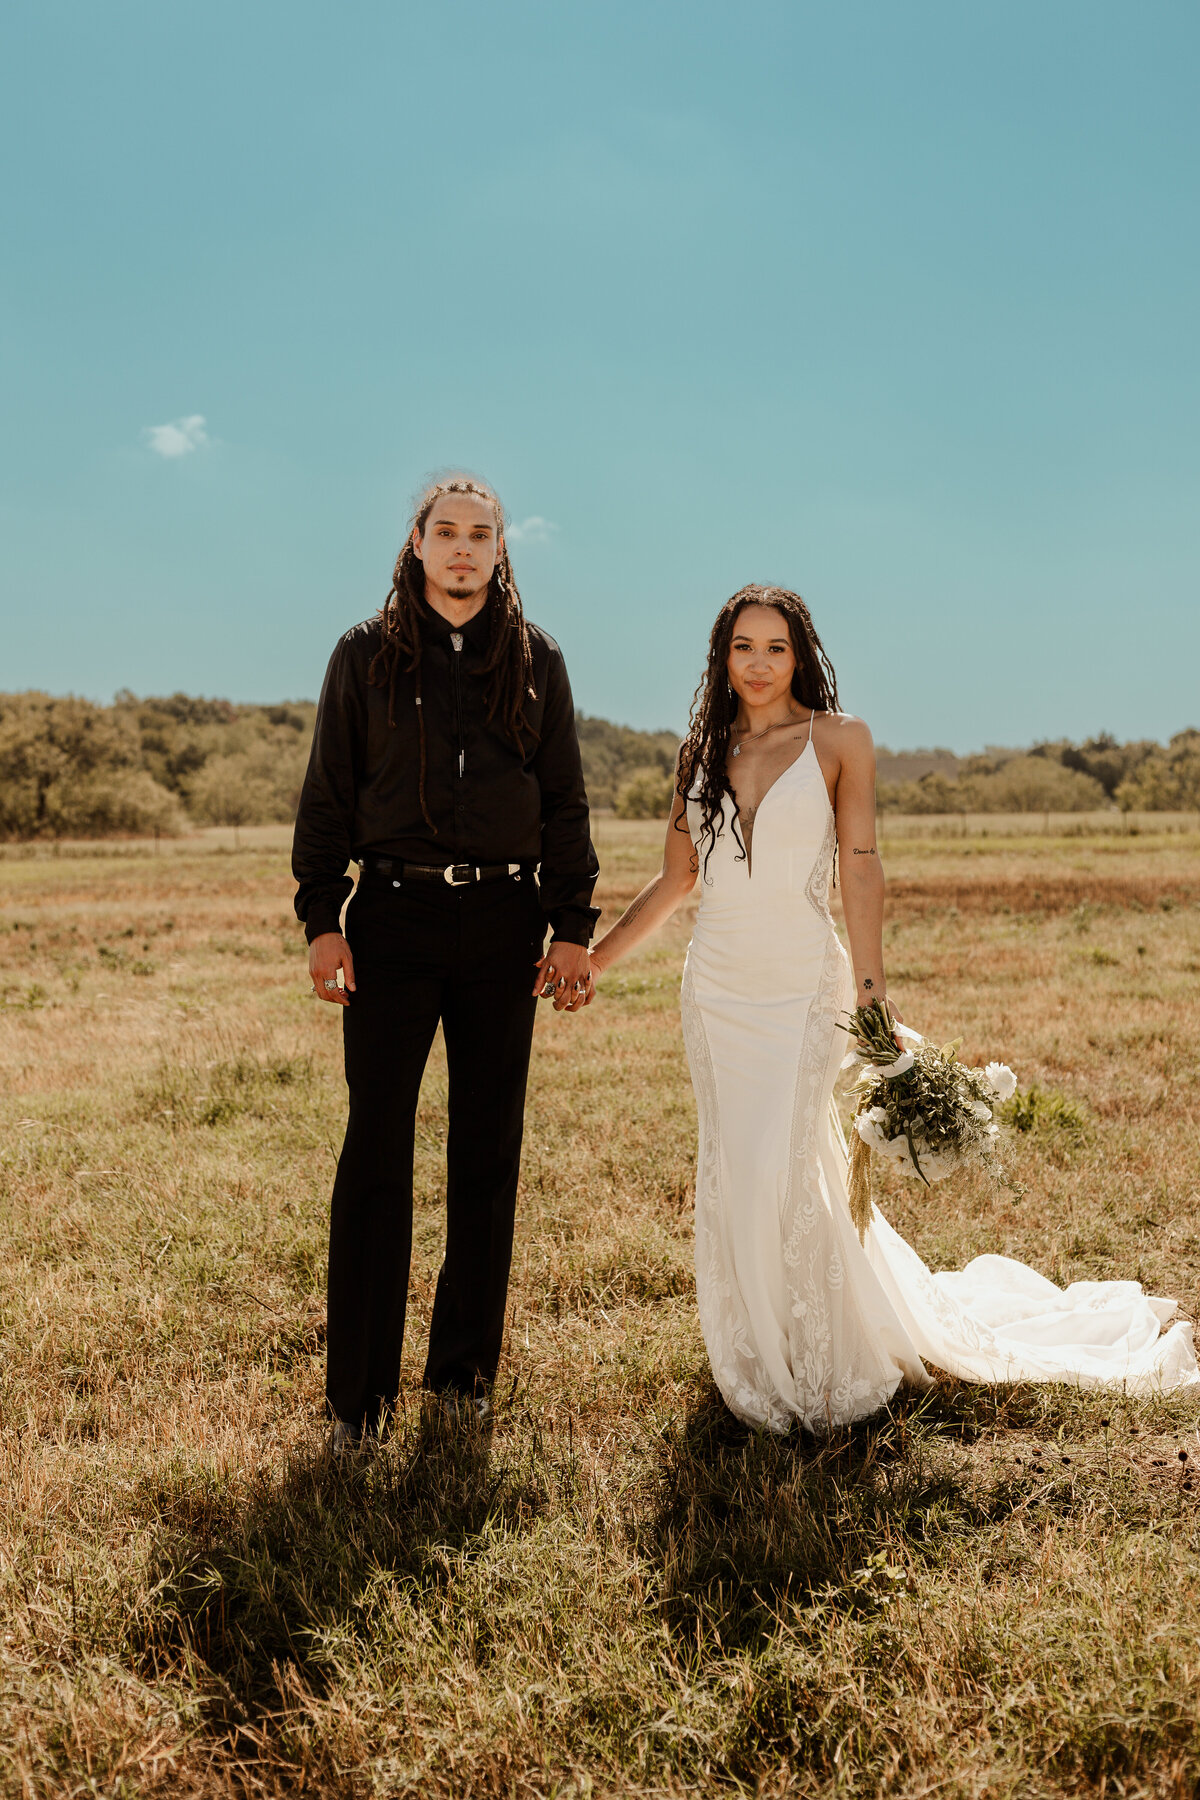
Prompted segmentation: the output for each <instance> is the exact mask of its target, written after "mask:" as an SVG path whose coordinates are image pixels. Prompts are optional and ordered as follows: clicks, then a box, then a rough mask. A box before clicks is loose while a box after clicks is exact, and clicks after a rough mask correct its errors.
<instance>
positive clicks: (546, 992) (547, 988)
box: [542, 982, 554, 1000]
mask: <svg viewBox="0 0 1200 1800" xmlns="http://www.w3.org/2000/svg"><path fill="white" fill-rule="evenodd" d="M553 992H554V989H553V987H552V986H551V985H550V983H549V982H547V984H546V986H545V987H544V988H543V989H542V999H543V1000H548V999H549V998H550V995H551V994H552V993H553Z"/></svg>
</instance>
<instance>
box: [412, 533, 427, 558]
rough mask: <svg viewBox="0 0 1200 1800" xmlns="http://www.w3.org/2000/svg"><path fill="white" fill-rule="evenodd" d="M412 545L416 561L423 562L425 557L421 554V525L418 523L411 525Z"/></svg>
mask: <svg viewBox="0 0 1200 1800" xmlns="http://www.w3.org/2000/svg"><path fill="white" fill-rule="evenodd" d="M412 547H413V555H414V556H415V557H416V559H417V561H418V562H424V561H425V558H424V557H423V556H422V555H421V527H420V526H419V525H414V526H413V534H412Z"/></svg>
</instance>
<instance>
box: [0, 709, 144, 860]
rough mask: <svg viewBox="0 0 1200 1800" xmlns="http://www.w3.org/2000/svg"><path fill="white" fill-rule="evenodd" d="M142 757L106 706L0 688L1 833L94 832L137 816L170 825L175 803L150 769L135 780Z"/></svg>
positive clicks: (123, 825) (120, 827)
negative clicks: (10, 691) (149, 771)
mask: <svg viewBox="0 0 1200 1800" xmlns="http://www.w3.org/2000/svg"><path fill="white" fill-rule="evenodd" d="M141 760H142V758H141V747H140V745H139V743H138V739H137V735H136V732H135V731H133V730H132V729H130V726H129V724H128V722H127V721H126V720H124V719H122V718H121V717H120V716H119V715H118V714H117V712H116V711H115V710H114V709H113V708H111V707H103V706H96V705H93V703H92V702H91V701H90V700H78V699H76V698H75V697H74V696H67V697H65V698H59V697H55V696H52V695H50V694H42V693H24V694H0V836H4V837H22V838H28V837H64V836H96V835H103V834H104V833H105V832H107V831H114V830H117V831H126V830H137V829H138V825H137V824H136V823H135V822H133V821H136V820H138V819H142V818H145V819H149V820H151V821H152V822H151V826H150V828H151V829H153V828H154V824H155V823H157V824H158V826H159V828H160V829H169V828H170V824H169V821H170V820H172V819H174V818H176V816H177V814H178V808H177V807H172V806H171V805H170V796H169V795H164V794H163V793H162V790H161V789H159V788H157V784H155V783H154V782H153V781H152V780H151V778H150V777H149V775H146V780H145V781H138V780H135V779H134V777H135V776H137V775H138V774H139V773H143V774H144V773H145V771H143V770H141V769H140V764H141ZM147 782H149V786H147V785H146V783H147ZM117 821H119V822H117Z"/></svg>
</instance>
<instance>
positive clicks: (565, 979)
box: [533, 938, 596, 1013]
mask: <svg viewBox="0 0 1200 1800" xmlns="http://www.w3.org/2000/svg"><path fill="white" fill-rule="evenodd" d="M537 971H538V972H537V979H536V981H535V982H534V984H533V991H534V993H535V994H536V995H537V996H538V998H539V999H541V1000H553V1002H554V1010H555V1012H572V1013H573V1012H578V1011H579V1010H580V1008H581V1007H584V1006H590V1005H591V1003H592V996H593V995H594V994H595V992H596V981H595V977H594V976H593V974H592V959H591V957H590V956H589V955H588V953H587V951H586V950H585V948H584V946H583V945H582V944H567V943H563V942H561V941H560V940H559V939H558V938H553V939H552V940H551V943H550V948H549V949H548V950H547V952H546V954H545V956H543V957H542V958H541V960H540V961H539V963H538V965H537Z"/></svg>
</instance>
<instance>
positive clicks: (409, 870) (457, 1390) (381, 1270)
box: [292, 475, 598, 1455]
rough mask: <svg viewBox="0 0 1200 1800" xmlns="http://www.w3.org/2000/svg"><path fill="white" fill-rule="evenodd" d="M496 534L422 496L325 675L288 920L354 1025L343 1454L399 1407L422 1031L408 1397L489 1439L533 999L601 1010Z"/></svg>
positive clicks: (482, 522)
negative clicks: (433, 1101)
mask: <svg viewBox="0 0 1200 1800" xmlns="http://www.w3.org/2000/svg"><path fill="white" fill-rule="evenodd" d="M503 527H504V514H503V509H502V508H501V505H500V502H499V500H498V499H497V497H496V495H495V494H494V492H493V491H492V490H491V488H489V487H487V486H486V485H485V484H484V483H482V482H480V481H477V480H474V479H473V478H471V477H468V476H461V475H459V476H452V477H449V478H447V479H445V480H442V481H438V482H436V483H435V484H434V485H433V486H432V487H430V488H429V489H427V490H426V492H425V494H424V495H423V496H422V498H421V501H420V504H419V506H418V508H417V512H416V515H415V518H414V520H413V525H412V529H411V531H410V534H409V536H408V538H407V539H406V541H405V544H404V548H403V549H402V550H401V552H400V556H399V559H398V561H397V563H396V568H395V573H394V575H393V578H392V589H391V592H390V594H389V595H388V598H387V601H386V603H385V605H384V606H383V608H382V609H381V611H380V613H379V614H378V615H377V616H376V617H375V618H373V619H369V620H367V621H366V622H365V623H364V624H362V625H356V626H354V628H353V629H352V630H351V631H348V632H347V633H346V635H345V636H344V637H343V638H342V640H341V641H340V643H339V644H338V646H337V648H336V649H335V650H334V653H333V656H332V658H331V659H330V663H329V668H328V671H327V673H326V676H325V683H324V686H323V688H322V690H321V699H320V704H319V707H318V710H317V724H316V734H315V736H314V738H313V746H312V755H311V758H310V760H309V765H308V773H307V775H306V777H305V781H304V787H303V790H302V792H301V796H300V808H299V813H298V816H297V819H296V834H295V840H294V844H293V851H292V872H293V874H294V875H295V877H296V880H297V883H298V889H297V894H296V911H297V913H298V915H299V917H300V918H301V919H302V920H303V921H304V927H305V933H306V936H307V938H308V941H309V946H310V948H309V959H308V967H309V974H310V975H311V977H312V983H313V988H314V991H315V993H316V995H317V998H318V999H321V1000H326V1001H329V1002H330V1003H332V1004H333V1005H335V1006H341V1007H343V1008H344V1009H345V1010H344V1012H343V1015H342V1021H343V1028H344V1048H345V1065H346V1081H347V1084H348V1086H349V1090H350V1111H349V1121H348V1124H347V1128H346V1137H345V1142H344V1144H343V1147H342V1154H341V1157H340V1159H339V1161H338V1168H337V1177H336V1180H335V1181H334V1186H333V1201H332V1209H331V1219H330V1232H329V1329H328V1345H327V1357H328V1362H327V1380H326V1398H327V1402H328V1406H329V1411H330V1414H331V1416H332V1419H333V1435H332V1448H333V1450H334V1452H335V1454H338V1455H341V1454H343V1453H345V1452H346V1451H347V1450H349V1449H351V1448H352V1447H353V1446H354V1445H355V1444H357V1443H359V1442H360V1441H361V1440H362V1438H363V1437H364V1435H369V1434H373V1433H376V1432H378V1431H379V1429H380V1428H381V1426H382V1425H383V1424H384V1423H385V1421H386V1419H387V1417H388V1415H389V1413H390V1412H391V1410H392V1409H393V1407H394V1406H395V1402H396V1394H397V1389H398V1386H399V1377H400V1349H401V1344H402V1341H403V1337H404V1314H405V1302H406V1299H407V1292H408V1273H409V1260H410V1255H411V1248H412V1209H413V1192H412V1188H413V1137H414V1127H415V1120H416V1109H417V1098H418V1094H419V1092H420V1086H421V1076H422V1074H423V1072H424V1069H425V1064H426V1061H427V1059H428V1056H429V1051H430V1047H431V1045H432V1043H433V1038H434V1033H435V1031H436V1030H437V1026H438V1023H439V1021H440V1023H441V1026H442V1033H443V1036H444V1039H445V1045H446V1060H447V1064H448V1068H449V1078H450V1089H449V1136H448V1142H447V1155H446V1162H447V1181H446V1252H445V1259H444V1261H443V1263H442V1267H441V1272H440V1274H439V1275H438V1281H437V1292H436V1295H435V1298H434V1306H433V1321H432V1324H431V1326H430V1331H429V1355H428V1360H427V1362H426V1365H425V1376H424V1385H425V1386H426V1388H429V1389H432V1390H433V1391H434V1392H435V1393H439V1394H442V1395H445V1396H446V1397H447V1399H448V1400H449V1401H450V1402H451V1403H457V1402H461V1403H465V1404H468V1405H472V1406H473V1407H474V1411H475V1413H476V1414H477V1416H478V1417H479V1419H480V1420H481V1421H486V1420H487V1418H488V1416H489V1414H490V1404H489V1400H488V1390H489V1388H490V1385H491V1382H492V1380H493V1378H494V1376H495V1373H496V1364H497V1362H498V1360H499V1356H500V1346H501V1340H502V1336H503V1331H504V1307H505V1301H506V1298H507V1293H508V1273H509V1263H510V1260H511V1256H512V1237H513V1218H514V1212H515V1207H516V1192H517V1174H518V1168H519V1164H520V1154H521V1134H522V1126H523V1116H524V1106H525V1083H526V1076H527V1073H528V1068H529V1049H530V1041H531V1038H532V1033H533V1019H534V1013H535V1011H536V1008H537V998H536V996H537V995H538V994H542V995H544V996H546V997H547V998H550V999H553V1002H554V1007H555V1010H556V1011H566V1012H575V1011H576V1010H578V1008H579V1007H581V1006H586V1005H587V1004H588V1002H589V1001H590V999H591V997H592V976H591V971H590V966H589V960H588V951H587V946H588V943H589V941H590V938H591V934H592V927H593V926H594V924H595V922H596V919H597V917H598V914H597V911H596V909H595V908H594V907H593V906H592V904H591V900H592V889H593V887H594V885H595V881H596V876H597V873H598V870H597V864H596V855H595V851H594V850H593V849H592V844H591V839H590V837H589V828H588V807H587V797H586V794H585V792H584V786H583V774H582V769H581V765H580V756H579V742H578V739H577V737H576V733H575V716H574V710H573V707H572V704H571V690H570V686H569V684H568V681H567V671H566V667H565V665H564V663H563V658H562V653H561V651H560V650H559V648H558V646H557V644H556V643H555V642H554V640H553V639H552V638H550V637H547V635H546V633H545V632H543V631H540V630H539V629H538V627H537V626H536V625H531V624H529V623H528V622H527V620H526V619H525V616H524V613H523V611H522V608H521V597H520V595H519V593H518V592H517V586H516V582H515V581H514V579H513V573H512V567H511V564H510V563H509V559H508V551H507V549H506V547H505V543H504V529H503ZM351 860H354V861H356V862H357V863H358V864H359V867H360V869H361V877H360V880H359V883H358V887H357V890H356V892H355V894H354V898H353V900H352V901H351V903H350V906H349V908H348V910H347V915H346V929H345V935H343V933H342V929H341V922H340V921H341V909H342V906H343V903H344V902H345V899H346V896H347V895H348V894H349V893H350V891H351V888H352V886H353V884H352V882H351V880H350V878H349V876H348V875H347V873H346V866H347V864H348V863H349V862H350V861H351ZM547 920H548V921H549V923H550V926H551V928H552V931H553V938H552V942H551V945H550V949H549V951H548V952H547V953H546V954H545V955H543V943H544V939H545V932H546V922H547ZM339 977H340V978H339Z"/></svg>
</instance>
